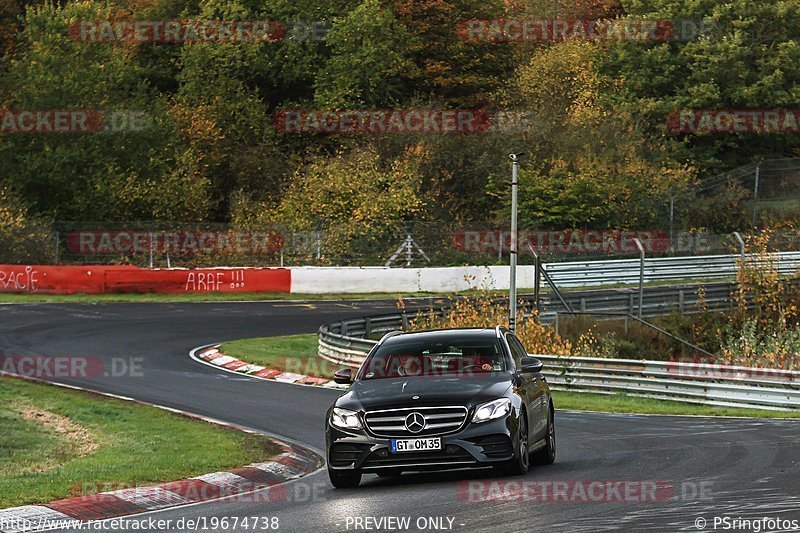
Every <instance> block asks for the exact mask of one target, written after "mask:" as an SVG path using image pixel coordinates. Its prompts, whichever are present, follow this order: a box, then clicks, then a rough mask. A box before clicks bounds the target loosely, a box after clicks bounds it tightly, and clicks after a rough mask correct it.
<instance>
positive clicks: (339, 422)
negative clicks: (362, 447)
mask: <svg viewBox="0 0 800 533" xmlns="http://www.w3.org/2000/svg"><path fill="white" fill-rule="evenodd" d="M331 425H333V426H336V427H337V428H341V429H361V428H362V426H361V421H360V420H359V419H358V413H356V412H355V411H350V410H349V409H342V408H340V407H334V408H333V412H331Z"/></svg>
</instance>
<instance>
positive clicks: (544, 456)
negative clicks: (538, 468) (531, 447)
mask: <svg viewBox="0 0 800 533" xmlns="http://www.w3.org/2000/svg"><path fill="white" fill-rule="evenodd" d="M547 413H548V414H547V434H546V436H545V439H544V440H545V445H544V448H542V449H541V450H538V451H536V452H535V453H534V454H533V456H532V457H531V459H533V464H536V465H551V464H553V463H555V462H556V425H555V420H554V417H553V406H552V405H550V407H548V408H547Z"/></svg>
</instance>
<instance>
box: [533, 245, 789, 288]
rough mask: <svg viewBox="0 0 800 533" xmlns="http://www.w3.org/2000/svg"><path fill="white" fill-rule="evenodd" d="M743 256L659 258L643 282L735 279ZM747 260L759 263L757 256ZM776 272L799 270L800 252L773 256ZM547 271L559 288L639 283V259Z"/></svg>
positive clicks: (649, 264)
mask: <svg viewBox="0 0 800 533" xmlns="http://www.w3.org/2000/svg"><path fill="white" fill-rule="evenodd" d="M741 258H742V256H741V255H708V256H697V257H656V258H648V259H645V260H644V282H645V283H651V282H657V281H675V280H698V281H699V280H721V279H732V278H734V277H735V276H736V272H737V271H738V268H739V267H738V262H739V260H740V259H741ZM745 258H746V260H747V261H748V262H751V263H757V262H758V261H759V260H760V258H759V257H758V256H752V255H747V256H745ZM770 258H771V259H772V261H774V264H775V267H776V270H777V271H778V273H779V274H780V275H783V276H788V275H792V274H795V273H797V271H798V270H800V252H781V253H775V254H771V255H770ZM543 267H544V269H545V270H546V271H547V273H548V274H549V275H550V277H551V278H552V280H553V282H554V283H555V284H556V285H558V286H559V287H590V286H593V285H594V286H602V285H622V284H632V283H638V282H639V267H640V262H639V259H619V260H611V261H581V262H571V263H547V264H545V265H543Z"/></svg>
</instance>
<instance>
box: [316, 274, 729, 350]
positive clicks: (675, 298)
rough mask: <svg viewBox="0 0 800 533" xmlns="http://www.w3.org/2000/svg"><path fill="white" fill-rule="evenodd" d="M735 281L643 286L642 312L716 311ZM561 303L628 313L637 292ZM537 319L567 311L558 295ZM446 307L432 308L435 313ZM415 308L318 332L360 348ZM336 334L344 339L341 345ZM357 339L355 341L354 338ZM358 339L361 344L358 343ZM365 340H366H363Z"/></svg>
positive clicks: (545, 299) (546, 300) (546, 301)
mask: <svg viewBox="0 0 800 533" xmlns="http://www.w3.org/2000/svg"><path fill="white" fill-rule="evenodd" d="M701 287H702V288H703V291H704V292H705V296H704V297H703V298H702V299H701V298H700V296H698V290H699V289H700V288H701ZM734 288H735V284H734V283H731V282H723V283H708V284H703V285H679V286H675V287H645V290H644V298H643V300H642V303H643V315H644V316H661V315H665V314H669V313H671V312H678V313H681V314H689V313H693V312H697V311H699V307H698V304H699V303H700V302H701V300H702V302H703V304H704V307H705V308H706V309H708V310H710V311H719V310H723V309H729V308H730V307H731V305H732V304H731V302H732V299H731V296H732V291H733V290H734ZM563 296H564V299H565V303H566V304H567V305H568V306H569V307H570V308H571V309H573V310H575V311H580V312H597V313H603V312H623V313H631V312H632V310H633V309H637V308H638V305H639V293H638V291H636V290H634V289H603V290H591V291H580V292H574V293H565V294H563ZM520 299H521V300H523V301H524V302H526V303H527V305H528V306H529V307H531V308H532V306H533V305H534V302H533V297H532V296H530V295H522V296H520ZM541 304H542V309H543V310H542V312H541V314H540V317H541V320H542V322H544V323H551V322H553V321H554V320H555V318H556V315H558V314H561V315H563V314H565V313H568V310H567V308H566V307H565V306H564V304H562V303H561V302H560V301H559V300H558V299H556V298H553V297H552V296H548V295H547V294H543V295H542V300H541ZM445 309H446V308H439V309H434V310H433V312H434V313H437V314H439V315H441V314H442V312H443V311H444V310H445ZM418 312H419V311H418V310H407V311H405V312H397V313H390V314H385V315H377V316H371V317H362V318H348V319H345V320H341V321H339V322H334V323H332V324H329V325H325V326H323V327H322V328H321V329H320V335H321V337H320V338H321V339H322V338H323V337H322V336H325V335H332V336H336V337H337V338H336V339H333V338H332V339H331V340H330V344H331V345H332V346H338V345H339V344H341V345H342V347H343V348H350V347H351V345H352V343H356V345H358V346H359V347H360V348H363V347H365V346H370V347H371V346H372V344H374V342H373V343H372V344H369V343H370V341H369V340H368V339H370V338H376V337H380V336H381V335H383V334H384V333H388V332H389V331H395V330H402V329H406V328H407V327H408V322H409V320H412V319H413V318H414V317H415V316H416V315H417V313H418ZM339 337H341V338H343V339H346V340H347V342H348V343H351V344H347V345H345V344H344V342H343V341H341V340H339ZM356 341H358V342H356ZM359 343H361V344H359ZM364 343H367V344H364Z"/></svg>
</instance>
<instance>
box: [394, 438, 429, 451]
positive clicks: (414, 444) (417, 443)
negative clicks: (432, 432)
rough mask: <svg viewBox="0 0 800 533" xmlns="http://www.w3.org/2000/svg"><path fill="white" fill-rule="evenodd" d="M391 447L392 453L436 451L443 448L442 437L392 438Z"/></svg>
mask: <svg viewBox="0 0 800 533" xmlns="http://www.w3.org/2000/svg"><path fill="white" fill-rule="evenodd" d="M389 448H390V449H391V450H392V453H401V452H435V451H439V450H441V449H442V439H440V438H438V437H437V438H433V439H392V440H390V441H389Z"/></svg>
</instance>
